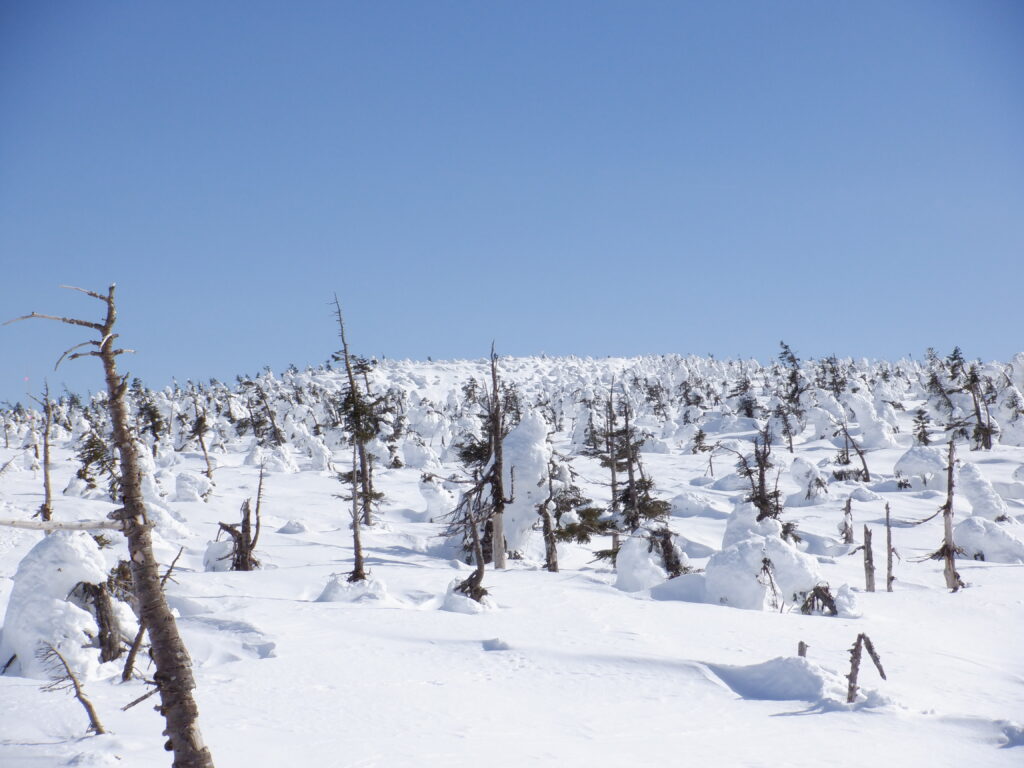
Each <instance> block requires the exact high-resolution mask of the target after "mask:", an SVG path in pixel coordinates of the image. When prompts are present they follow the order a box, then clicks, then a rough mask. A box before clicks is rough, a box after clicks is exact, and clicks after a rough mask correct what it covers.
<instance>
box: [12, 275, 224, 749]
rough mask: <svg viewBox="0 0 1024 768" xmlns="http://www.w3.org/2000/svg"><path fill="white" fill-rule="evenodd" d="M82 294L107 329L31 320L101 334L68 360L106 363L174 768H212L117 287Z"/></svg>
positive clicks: (143, 609)
mask: <svg viewBox="0 0 1024 768" xmlns="http://www.w3.org/2000/svg"><path fill="white" fill-rule="evenodd" d="M78 290H82V289H78ZM83 292H84V293H86V294H88V295H89V296H92V297H93V298H96V299H99V300H100V301H102V302H104V304H105V305H106V308H107V314H106V318H105V320H104V321H103V322H102V323H97V322H90V321H86V320H79V319H77V318H64V317H53V316H49V315H39V314H36V313H32V314H31V315H27V317H39V318H44V319H51V320H58V321H60V322H63V323H67V324H69V325H78V326H83V327H86V328H91V329H93V330H95V331H96V332H97V333H98V334H99V340H97V341H88V342H85V343H84V344H81V345H79V346H86V345H92V346H93V347H95V349H94V350H92V351H89V352H79V353H75V354H71V355H70V356H69V355H68V353H69V352H71V350H68V351H67V352H65V353H64V356H69V359H73V358H75V357H85V356H92V357H98V358H100V361H101V362H102V363H103V372H104V379H105V381H106V385H107V393H108V395H107V408H108V410H109V411H110V420H111V422H112V426H113V437H114V444H115V445H116V447H117V451H118V455H119V456H120V459H121V474H122V477H121V487H122V491H123V493H124V507H123V508H122V509H120V510H117V512H115V513H112V514H115V515H116V516H117V519H119V520H121V521H123V524H124V533H125V536H126V537H127V539H128V552H129V554H130V563H131V571H132V582H133V584H134V589H135V595H136V597H137V599H138V601H139V610H140V614H141V620H142V621H143V622H144V623H145V625H146V628H147V630H148V631H149V637H150V642H151V646H152V655H153V662H154V664H155V666H156V674H155V675H154V679H155V681H156V683H157V685H158V686H159V687H160V700H161V705H160V713H161V714H162V715H163V716H164V719H165V721H166V723H167V728H166V730H165V731H164V734H165V735H166V736H167V743H166V744H165V748H166V749H168V750H170V751H173V752H174V764H173V765H174V768H212V767H213V758H212V757H211V755H210V751H209V749H207V748H206V745H205V744H204V743H203V737H202V734H201V733H200V730H199V709H198V707H197V706H196V703H195V699H194V698H193V696H192V690H193V689H194V688H195V678H193V676H192V661H191V659H190V658H189V655H188V651H187V650H186V648H185V644H184V643H183V642H182V640H181V636H180V635H179V634H178V627H177V625H176V624H175V622H174V614H172V613H171V610H170V608H169V607H168V605H167V601H166V600H165V599H164V593H163V589H162V588H161V585H160V576H159V574H158V572H157V562H156V558H155V557H154V555H153V540H152V538H151V536H150V528H151V527H152V524H151V523H150V522H149V519H148V517H147V515H146V505H145V501H144V500H143V497H142V471H141V469H140V467H139V461H138V455H137V453H136V449H135V443H134V441H133V440H132V435H131V432H130V431H129V426H128V425H129V420H128V406H127V405H126V403H125V397H124V395H125V390H126V389H127V381H126V379H125V378H122V377H121V375H120V374H119V373H118V371H117V356H118V355H120V354H123V353H124V352H125V351H126V350H124V349H117V348H115V347H114V341H115V340H116V339H117V336H118V335H117V334H116V333H114V324H115V322H116V320H117V307H116V305H115V302H114V292H115V286H114V285H111V286H110V288H109V290H108V292H107V295H105V296H104V295H102V294H99V293H94V292H92V291H83ZM19 319H20V318H19ZM61 359H63V356H62V358H61Z"/></svg>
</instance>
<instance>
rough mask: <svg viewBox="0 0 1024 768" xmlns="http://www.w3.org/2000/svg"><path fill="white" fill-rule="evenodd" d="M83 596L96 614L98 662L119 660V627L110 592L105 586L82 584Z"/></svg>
mask: <svg viewBox="0 0 1024 768" xmlns="http://www.w3.org/2000/svg"><path fill="white" fill-rule="evenodd" d="M81 590H82V593H83V596H84V597H85V598H86V599H87V600H88V601H89V602H91V603H92V605H93V611H95V613H96V627H97V630H98V631H97V636H96V640H97V642H98V643H99V646H100V661H101V662H107V661H114V660H115V659H119V658H121V626H120V624H119V623H118V621H117V615H116V614H115V613H114V604H113V602H112V601H111V599H110V590H109V589H107V585H106V584H82V585H81Z"/></svg>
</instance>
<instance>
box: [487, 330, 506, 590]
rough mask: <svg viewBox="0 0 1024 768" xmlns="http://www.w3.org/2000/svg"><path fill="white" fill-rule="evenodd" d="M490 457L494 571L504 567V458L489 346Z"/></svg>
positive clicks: (495, 370)
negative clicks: (492, 458)
mask: <svg viewBox="0 0 1024 768" xmlns="http://www.w3.org/2000/svg"><path fill="white" fill-rule="evenodd" d="M490 411H491V412H490V417H491V456H493V457H494V466H493V469H492V472H493V474H494V477H493V478H492V480H491V504H492V506H493V508H494V512H493V514H492V517H491V525H492V527H491V530H492V534H491V558H492V561H493V563H494V568H495V570H502V569H504V568H505V567H506V565H507V562H506V557H505V458H504V452H503V448H502V437H503V435H502V426H503V423H502V422H503V421H504V420H503V419H502V413H501V392H500V390H499V389H498V356H497V355H496V354H495V353H494V345H493V344H492V345H491V409H490Z"/></svg>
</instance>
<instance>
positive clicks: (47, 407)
mask: <svg viewBox="0 0 1024 768" xmlns="http://www.w3.org/2000/svg"><path fill="white" fill-rule="evenodd" d="M32 399H33V400H35V401H36V402H37V403H39V405H40V406H42V409H43V503H42V505H41V506H40V507H39V511H38V512H36V514H37V515H38V516H39V519H41V520H42V521H44V522H48V521H49V520H50V519H51V518H52V517H53V492H52V490H51V488H50V428H51V427H52V425H53V402H52V401H51V400H50V385H49V384H46V383H44V384H43V399H42V400H37V399H36V398H34V397H33V398H32Z"/></svg>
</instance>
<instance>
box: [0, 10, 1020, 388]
mask: <svg viewBox="0 0 1024 768" xmlns="http://www.w3.org/2000/svg"><path fill="white" fill-rule="evenodd" d="M0 112H2V114H3V115H4V118H3V120H0V259H2V262H0V264H2V267H3V272H2V274H3V280H2V281H0V308H2V314H4V315H5V317H13V316H16V315H20V314H24V313H26V312H29V311H32V310H34V311H39V312H51V313H58V314H67V313H80V314H81V313H84V314H88V313H90V312H97V311H98V310H99V307H98V306H97V307H93V306H92V305H91V303H90V301H89V300H88V299H86V298H85V297H82V296H79V295H75V294H72V293H70V292H66V291H61V290H60V289H59V288H58V287H57V286H58V285H60V284H64V283H67V284H72V285H82V286H85V287H89V288H102V287H104V286H105V285H107V284H108V283H110V282H112V281H113V282H117V283H118V285H119V293H120V296H121V328H120V330H121V333H122V338H123V341H124V343H125V344H126V345H128V346H131V347H133V348H135V349H137V350H138V354H137V355H135V356H133V357H132V358H131V359H126V360H125V366H126V368H127V369H129V370H130V371H131V372H132V373H133V374H136V375H139V376H141V377H142V378H143V379H144V380H145V381H146V383H147V384H149V385H150V386H163V385H165V384H167V383H169V382H170V380H171V377H172V376H176V377H177V378H178V379H179V380H182V381H184V380H185V379H188V378H194V379H206V378H209V377H218V378H222V379H231V378H233V377H234V375H235V374H239V373H246V372H248V373H255V372H257V371H259V370H260V369H261V368H262V367H263V366H266V365H269V366H271V367H272V368H273V369H275V370H279V369H281V368H283V367H284V366H286V365H287V364H289V363H295V364H297V365H299V366H300V367H302V366H305V365H306V364H310V363H312V364H315V363H319V362H321V361H323V360H325V359H326V358H327V357H328V356H329V354H330V353H331V351H333V350H334V349H336V348H337V346H338V343H337V337H336V329H335V327H334V325H333V323H332V319H331V316H330V309H329V307H328V306H327V304H328V302H329V300H330V299H331V296H332V293H334V292H335V291H336V292H337V293H338V295H339V297H340V299H341V301H342V302H343V304H344V307H345V310H346V316H347V320H348V324H349V333H350V339H351V342H352V346H353V348H354V349H355V350H357V351H359V352H361V353H363V354H367V355H377V356H381V355H383V356H387V357H412V358H420V359H423V358H426V357H427V356H432V357H433V358H434V359H438V358H445V357H480V356H483V355H485V354H486V352H487V350H488V348H489V346H490V343H491V340H492V339H494V340H495V341H496V343H497V346H498V350H499V352H502V353H506V354H517V355H518V354H524V355H525V354H539V353H541V352H546V353H548V354H573V353H575V354H581V355H595V356H600V355H609V354H610V355H631V354H642V353H660V352H678V353H689V352H693V353H700V354H704V353H708V352H710V353H713V354H715V355H716V356H719V357H734V356H744V357H758V358H760V359H768V358H770V357H773V356H774V355H775V354H776V353H777V351H778V342H779V340H780V339H785V340H786V341H787V342H788V343H789V344H790V345H791V346H792V347H793V348H794V350H795V351H796V352H797V353H798V354H799V355H800V356H802V357H813V356H821V355H827V354H830V353H836V354H839V355H853V356H869V357H897V356H902V355H906V354H909V353H913V354H914V355H915V356H920V355H921V354H922V353H923V351H924V349H925V348H926V347H928V346H934V347H936V348H938V349H940V350H941V351H948V349H950V348H952V346H953V345H954V344H959V345H960V346H962V347H963V349H964V351H965V352H966V353H967V354H968V355H970V356H979V357H983V358H1004V359H1005V358H1008V357H1009V356H1010V355H1012V354H1013V353H1014V352H1016V351H1018V350H1020V349H1022V348H1024V341H1022V339H1021V337H1020V335H1019V329H1020V327H1021V323H1020V309H1019V304H1020V302H1019V296H1020V295H1021V291H1022V287H1024V258H1022V255H1024V249H1022V246H1024V4H1022V3H1019V2H1013V0H1008V1H1007V2H987V1H985V0H976V1H975V2H957V1H953V0H951V1H948V2H944V1H942V0H929V1H928V2H910V1H906V2H898V3H893V2H858V3H839V2H836V3H812V2H753V1H751V2H738V1H737V2H725V3H703V2H700V3H698V2H693V3H689V2H682V1H679V2H599V1H596V0H589V1H587V2H523V1H519V2H487V3H481V2H469V0H465V1H464V2H372V3H371V2H313V1H312V0H310V1H307V2H295V3H291V2H283V1H282V2H251V1H250V2H244V3H243V2H179V3H166V2H162V3H156V2H144V1H136V2H132V3H111V2H47V3H30V2H10V1H8V2H3V3H0ZM80 339H81V336H80V335H79V334H78V333H77V332H76V331H75V330H73V329H69V328H58V327H56V326H54V325H52V324H48V323H43V322H41V321H32V322H26V323H20V324H15V325H13V326H8V327H5V328H2V329H0V355H2V357H3V361H4V363H3V367H2V369H0V371H2V373H0V400H5V399H7V400H12V401H13V400H17V399H22V400H24V399H25V398H24V393H25V390H26V387H27V388H28V389H30V390H31V391H33V392H34V391H38V388H39V387H40V386H41V385H42V379H43V377H48V378H49V380H50V382H51V386H52V387H54V388H56V389H59V388H60V386H61V385H62V384H65V383H66V384H67V385H68V386H69V387H71V388H72V389H75V390H79V391H84V390H88V389H96V388H98V387H99V386H100V384H101V378H100V372H99V367H98V365H96V364H94V362H93V361H88V360H86V361H75V362H73V363H70V364H67V363H66V364H64V365H63V366H62V367H61V369H60V370H59V371H58V372H56V373H53V371H52V368H53V362H55V361H56V359H57V357H58V356H59V355H60V353H61V351H62V350H63V349H64V348H65V347H67V346H70V345H71V344H73V343H75V342H76V341H78V340H80Z"/></svg>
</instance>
